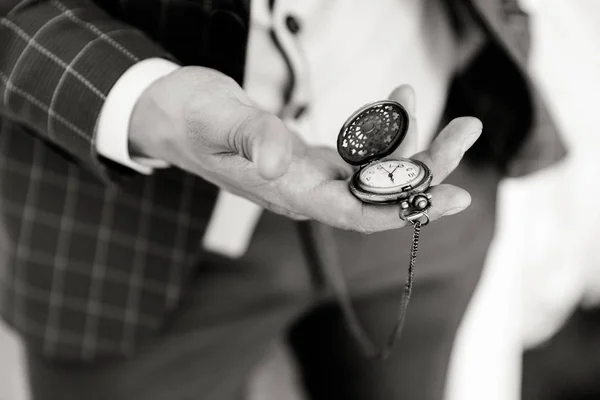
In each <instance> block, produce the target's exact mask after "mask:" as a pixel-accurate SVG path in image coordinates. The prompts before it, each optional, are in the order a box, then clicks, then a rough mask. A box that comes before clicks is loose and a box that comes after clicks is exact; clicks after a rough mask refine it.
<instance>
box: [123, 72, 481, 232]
mask: <svg viewBox="0 0 600 400" xmlns="http://www.w3.org/2000/svg"><path fill="white" fill-rule="evenodd" d="M411 94H412V90H411V89H399V90H397V91H395V92H394V94H393V96H392V97H393V98H394V97H395V98H394V100H397V101H400V102H401V103H402V104H404V105H405V106H406V107H407V109H408V110H409V113H411V114H414V101H413V105H411V104H409V103H410V101H411V99H410V96H411ZM412 96H413V98H414V94H412ZM411 119H412V117H411ZM411 123H412V121H411ZM480 132H481V123H480V122H479V121H478V120H477V119H475V118H460V119H457V120H454V121H452V122H451V123H450V124H449V125H448V126H447V127H446V128H445V129H444V131H443V132H441V133H440V135H439V136H438V137H437V139H436V140H435V142H434V143H433V145H432V147H431V148H430V149H429V150H428V151H426V152H423V153H419V154H417V155H415V157H414V158H416V159H419V160H421V161H423V162H425V163H426V164H427V165H429V167H430V168H431V170H432V172H433V175H434V184H439V183H440V182H441V181H442V180H443V179H444V178H445V177H446V176H447V175H448V174H449V173H450V172H451V171H452V170H453V169H454V168H455V167H456V166H457V165H458V163H459V161H460V160H461V158H462V155H463V154H464V151H466V149H468V148H469V147H470V146H471V145H472V144H473V142H474V141H475V140H476V139H477V137H478V136H479V133H480ZM409 134H416V132H415V131H414V130H412V129H411V132H409ZM130 146H131V151H132V152H135V153H139V154H140V155H144V156H148V157H155V158H159V159H163V160H165V161H168V162H170V163H171V164H173V165H175V166H177V167H179V168H182V169H184V170H186V171H188V172H191V173H193V174H196V175H198V176H200V177H202V178H204V179H206V180H207V181H210V182H212V183H213V184H215V185H217V186H218V187H220V188H222V189H225V190H227V191H229V192H231V193H234V194H237V195H240V196H242V197H245V198H247V199H249V200H251V201H253V202H255V203H257V204H259V205H261V206H262V207H264V208H266V209H269V210H271V211H273V212H276V213H279V214H283V215H286V216H289V217H292V218H298V219H302V218H309V219H315V220H318V221H321V222H324V223H326V224H328V225H331V226H334V227H337V228H342V229H347V230H355V231H359V232H364V233H370V232H376V231H382V230H388V229H394V228H400V227H403V226H405V224H406V223H404V222H403V221H401V220H400V218H399V217H398V211H399V210H398V206H375V205H367V204H364V203H362V202H360V201H359V200H358V199H356V198H355V197H354V196H353V195H352V194H351V193H350V191H349V189H348V182H347V180H348V178H350V177H351V175H352V173H353V169H352V168H351V167H350V166H349V165H347V164H346V163H344V162H343V160H342V159H341V158H340V157H339V155H338V154H337V153H336V152H335V150H334V149H329V148H327V149H325V148H314V147H309V146H307V145H306V144H304V143H303V142H302V140H300V138H298V137H297V136H296V135H295V134H293V133H292V132H290V131H289V130H288V129H287V128H286V127H285V125H284V124H283V122H282V121H281V120H280V119H278V118H277V117H275V116H273V115H271V114H269V113H266V112H264V111H262V110H260V109H259V108H258V107H256V106H255V105H254V104H253V102H252V101H251V100H250V99H249V98H248V96H247V95H246V94H245V92H244V91H243V90H242V89H241V88H240V87H239V86H238V85H237V84H236V83H235V82H234V81H233V80H232V79H230V78H228V77H226V76H225V75H223V74H221V73H219V72H216V71H214V70H210V69H207V68H202V67H185V68H181V69H179V70H177V71H175V72H173V73H172V74H170V75H167V76H166V77H164V78H162V79H160V80H158V81H157V82H155V83H154V84H153V85H151V86H150V87H149V88H148V89H147V90H146V91H145V92H144V94H143V95H142V96H141V98H140V100H139V101H138V103H137V105H136V107H135V110H134V113H133V116H132V121H131V126H130ZM399 151H407V149H406V146H403V149H402V150H399ZM431 193H432V194H433V202H434V206H433V208H432V210H431V211H430V217H431V219H432V220H433V219H436V218H438V217H439V216H441V215H442V214H450V213H455V212H458V211H460V210H462V209H464V208H466V207H467V206H468V205H469V203H470V197H469V194H468V193H467V192H466V191H464V190H462V189H460V188H457V187H455V186H451V185H439V186H437V187H435V188H433V189H431Z"/></svg>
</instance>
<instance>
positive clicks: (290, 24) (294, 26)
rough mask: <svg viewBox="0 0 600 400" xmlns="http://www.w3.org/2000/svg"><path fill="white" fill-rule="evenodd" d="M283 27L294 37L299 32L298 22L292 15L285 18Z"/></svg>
mask: <svg viewBox="0 0 600 400" xmlns="http://www.w3.org/2000/svg"><path fill="white" fill-rule="evenodd" d="M285 25H286V26H287V28H288V29H289V31H290V32H292V33H293V34H294V35H295V34H297V33H298V32H300V28H301V27H300V22H298V19H297V18H296V17H294V16H292V15H288V16H287V17H285Z"/></svg>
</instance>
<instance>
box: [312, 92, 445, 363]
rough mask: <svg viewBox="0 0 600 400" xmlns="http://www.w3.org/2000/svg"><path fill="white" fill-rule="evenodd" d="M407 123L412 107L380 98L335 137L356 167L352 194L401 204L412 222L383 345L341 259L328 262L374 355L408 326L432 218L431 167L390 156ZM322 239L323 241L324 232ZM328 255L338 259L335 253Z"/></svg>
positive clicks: (347, 312) (351, 323)
mask: <svg viewBox="0 0 600 400" xmlns="http://www.w3.org/2000/svg"><path fill="white" fill-rule="evenodd" d="M408 125H409V116H408V113H407V112H406V110H405V109H404V107H402V105H401V104H400V103H398V102H395V101H391V100H384V101H378V102H375V103H370V104H367V105H365V106H363V107H361V108H360V109H359V110H357V111H356V112H355V113H354V114H352V115H351V116H350V117H349V118H348V119H347V120H346V122H345V123H344V125H343V126H342V129H341V130H340V133H339V135H338V140H337V150H338V153H339V154H340V156H341V157H342V158H343V159H344V161H346V162H347V163H348V164H350V165H352V166H355V167H358V170H357V171H356V172H355V173H354V175H353V176H352V178H351V179H350V182H349V188H350V191H351V192H352V194H353V195H354V196H356V197H357V198H358V199H359V200H361V201H363V202H365V203H369V204H382V205H389V204H398V205H399V217H400V218H401V219H403V220H405V221H407V222H410V223H411V224H412V225H413V240H412V247H411V251H410V260H409V265H408V275H407V278H406V282H405V284H404V291H403V292H402V299H401V302H400V307H399V311H398V316H397V319H396V323H395V325H394V327H393V330H392V333H391V335H390V337H389V340H388V342H387V343H386V345H385V347H383V348H382V349H381V350H378V349H377V347H376V346H375V344H374V343H373V342H372V341H371V340H370V338H369V336H368V335H367V333H366V331H365V329H364V328H363V327H362V325H361V323H360V321H359V318H358V316H357V314H356V312H355V311H354V308H353V307H352V300H351V297H350V292H349V290H348V288H347V286H346V283H345V281H344V279H343V275H342V271H341V266H340V265H338V264H339V263H336V262H331V263H329V264H328V265H329V266H328V265H325V266H324V267H325V268H324V270H325V272H326V273H327V274H328V275H329V281H330V284H331V287H332V289H333V290H334V292H335V293H336V295H337V296H336V297H337V299H338V301H339V304H340V308H341V311H342V313H343V315H344V318H345V319H346V322H347V324H348V327H349V329H350V331H351V333H352V334H353V335H354V337H355V339H356V340H357V342H358V344H359V345H360V347H361V348H362V349H363V351H364V352H365V354H366V355H367V356H368V357H370V358H376V359H385V358H387V357H388V356H389V355H390V354H391V352H392V348H393V346H394V343H395V341H396V339H397V338H398V337H399V336H400V334H401V332H402V329H403V327H404V321H405V319H406V311H407V307H408V303H409V300H410V295H411V293H412V283H413V279H414V269H415V264H416V259H417V249H418V246H419V236H420V231H421V227H422V226H425V225H427V224H428V223H429V216H428V215H427V210H429V208H430V207H431V202H432V196H431V194H430V193H427V189H428V188H429V186H430V185H431V181H432V178H433V176H432V173H431V170H430V169H429V167H428V166H427V165H425V164H424V163H422V162H420V161H418V160H413V159H409V158H400V157H394V156H391V154H392V153H393V152H394V150H396V149H397V148H398V146H399V145H400V143H402V141H403V140H404V138H405V137H406V133H407V131H408ZM320 239H321V240H322V241H323V237H321V238H320ZM330 244H331V246H330V245H328V246H326V247H327V248H330V247H334V246H333V244H334V241H333V240H330ZM330 259H332V260H335V258H334V257H330Z"/></svg>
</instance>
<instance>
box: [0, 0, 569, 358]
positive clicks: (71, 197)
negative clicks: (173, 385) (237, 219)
mask: <svg viewBox="0 0 600 400" xmlns="http://www.w3.org/2000/svg"><path fill="white" fill-rule="evenodd" d="M456 1H465V3H466V4H467V6H468V7H469V9H470V10H471V12H472V13H473V15H474V17H475V19H476V21H478V23H479V24H480V25H481V26H482V28H483V29H484V30H485V32H486V33H487V35H488V36H489V38H490V43H491V44H490V45H489V46H486V50H484V51H482V53H481V56H479V57H477V58H476V59H475V62H473V65H472V66H471V67H469V68H467V69H466V70H465V71H463V73H462V74H461V75H460V76H458V77H457V79H456V80H455V84H454V85H453V90H452V93H451V98H452V97H453V98H454V100H457V101H451V102H450V103H452V104H460V107H458V108H457V109H455V110H454V113H455V114H460V113H471V114H474V115H476V116H479V117H480V118H482V119H483V120H484V124H485V125H486V133H487V135H486V138H487V139H486V140H484V141H482V143H484V144H482V145H480V149H479V150H478V151H475V152H474V154H479V155H480V156H481V157H480V158H481V159H482V160H492V159H493V160H496V161H497V162H498V165H500V166H505V167H506V170H507V173H508V174H511V175H519V174H525V173H528V172H531V171H534V170H536V169H539V168H542V167H545V166H547V165H549V164H551V163H553V162H554V161H556V160H558V159H559V158H560V157H561V156H562V155H563V154H564V148H563V147H562V143H561V142H560V140H559V139H558V136H557V135H556V132H555V131H554V128H553V126H552V125H551V124H550V122H549V119H548V118H547V114H546V113H545V109H544V108H543V105H542V103H541V102H540V101H539V99H538V98H537V96H536V95H535V92H534V91H533V90H532V88H531V85H530V84H529V81H528V79H527V77H526V76H525V74H524V72H523V71H524V69H523V65H524V60H525V59H524V54H525V51H526V47H527V45H526V38H527V35H526V29H525V28H526V26H525V21H526V19H525V18H524V15H523V14H522V13H521V12H520V11H519V10H518V9H512V8H511V6H510V5H511V1H509V0H506V1H505V3H504V8H502V7H501V3H500V2H498V1H497V0H471V1H467V0H456ZM248 20H249V6H248V4H247V2H246V1H242V0H212V1H211V0H171V1H159V0H121V1H114V0H96V1H92V0H20V1H18V0H3V1H1V2H0V97H1V99H0V115H1V117H0V311H1V313H2V316H3V317H4V318H5V319H6V320H7V321H8V322H9V323H10V324H11V325H12V326H13V327H15V329H16V330H17V331H18V332H20V333H21V334H22V336H23V338H24V339H25V340H26V342H27V344H28V345H29V346H30V347H31V348H33V349H34V350H37V351H40V352H43V353H44V354H46V355H48V356H51V357H56V358H62V359H92V358H98V357H103V356H114V355H127V354H131V353H132V352H133V351H134V349H135V345H136V343H138V342H139V341H140V340H142V339H143V338H144V337H147V336H149V335H152V334H153V332H155V330H156V329H158V328H159V327H160V326H161V323H162V322H163V321H164V318H165V316H166V315H168V313H169V312H170V311H171V310H172V309H173V308H174V307H176V306H177V302H178V299H179V298H180V295H181V293H182V291H184V290H185V282H186V280H187V278H188V277H189V276H190V274H191V273H192V271H193V269H194V265H195V264H196V263H197V262H198V260H199V259H200V258H201V257H202V251H201V249H200V248H199V244H200V243H201V238H202V235H203V232H204V230H205V227H206V225H207V221H208V219H209V217H210V213H211V210H212V206H213V204H214V201H215V197H216V193H217V190H216V188H215V187H213V186H212V185H210V184H208V183H207V182H205V181H203V180H202V179H199V178H196V177H194V176H191V175H189V174H186V173H183V172H181V171H179V170H175V169H170V170H164V171H157V172H156V173H155V174H154V175H152V176H149V177H146V176H139V175H136V174H134V173H132V172H131V171H128V170H125V169H122V168H120V167H119V166H117V165H114V164H112V163H111V162H109V161H108V160H105V159H102V158H101V157H100V156H99V155H98V154H96V153H95V150H94V133H95V125H96V122H97V119H98V115H99V112H100V109H101V107H102V105H103V102H104V100H105V98H106V96H107V94H108V92H109V91H110V89H111V87H112V85H113V84H114V83H115V82H116V80H117V79H118V78H119V77H120V76H121V74H122V73H123V72H124V71H125V70H126V69H127V68H129V67H130V66H132V65H133V64H134V63H136V62H138V61H139V60H142V59H145V58H149V57H167V58H172V59H176V60H177V61H178V62H180V63H182V64H186V65H203V66H208V67H212V68H215V69H218V70H220V71H222V72H224V73H226V74H228V75H230V76H232V77H233V78H234V79H236V80H237V81H238V82H239V83H242V77H243V71H244V60H245V49H246V41H247V34H248ZM490 63H495V64H496V65H497V64H498V63H500V64H501V65H502V66H503V67H502V68H503V71H504V72H503V73H502V74H500V76H496V77H495V79H489V78H490V72H489V71H490V69H489V65H490ZM490 81H493V82H492V83H490ZM488 120H489V121H491V122H493V124H492V125H493V126H492V125H490V124H488V122H487V121H488ZM494 129H495V130H496V131H494ZM506 132H510V135H507V134H506ZM476 158H477V157H474V159H476Z"/></svg>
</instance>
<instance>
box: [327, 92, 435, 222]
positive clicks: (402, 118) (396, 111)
mask: <svg viewBox="0 0 600 400" xmlns="http://www.w3.org/2000/svg"><path fill="white" fill-rule="evenodd" d="M408 126H409V117H408V113H407V112H406V110H405V109H404V107H403V106H402V105H401V104H400V103H398V102H395V101H392V100H384V101H378V102H374V103H370V104H367V105H365V106H363V107H361V108H360V109H359V110H357V111H356V112H355V113H354V114H352V115H351V116H350V117H349V118H348V119H347V120H346V122H345V123H344V125H343V126H342V129H341V130H340V133H339V135H338V140H337V150H338V153H339V154H340V156H341V157H342V159H343V160H344V161H345V162H347V163H348V164H350V165H352V166H357V167H359V168H358V170H357V171H356V172H355V173H354V175H353V176H352V179H350V183H349V186H350V191H351V192H352V194H354V196H356V197H357V198H358V199H360V200H361V201H363V202H365V203H371V204H396V203H398V204H400V212H399V214H400V217H401V218H402V219H404V220H408V221H415V220H420V221H421V225H426V224H427V223H428V222H429V218H428V217H427V210H428V209H429V208H430V207H431V194H429V193H427V192H426V190H427V189H428V188H429V185H430V184H431V180H432V178H433V176H432V174H431V170H430V169H429V167H427V165H425V164H424V163H422V162H420V161H418V160H411V159H408V158H399V157H393V156H390V155H391V154H392V153H393V152H394V150H396V149H397V148H398V146H399V145H400V144H401V143H402V141H403V140H404V138H405V137H406V133H407V132H408Z"/></svg>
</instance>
